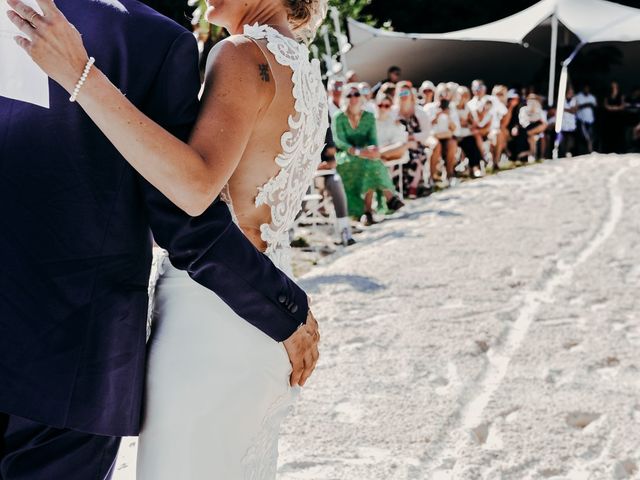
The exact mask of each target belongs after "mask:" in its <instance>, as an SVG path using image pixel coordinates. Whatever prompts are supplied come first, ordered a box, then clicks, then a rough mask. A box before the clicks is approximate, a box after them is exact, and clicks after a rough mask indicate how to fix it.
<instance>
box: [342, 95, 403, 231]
mask: <svg viewBox="0 0 640 480" xmlns="http://www.w3.org/2000/svg"><path fill="white" fill-rule="evenodd" d="M333 137H334V142H335V144H336V147H338V150H340V152H339V153H338V156H337V160H338V173H340V176H341V177H342V180H343V182H344V187H345V190H346V192H347V200H348V205H349V214H350V215H351V216H353V217H356V218H360V217H362V216H363V215H364V216H365V220H364V223H365V225H373V224H374V223H376V221H375V218H374V215H373V213H374V212H373V195H374V193H375V192H382V194H383V196H384V198H385V199H386V202H387V208H388V209H389V210H390V211H396V210H398V209H400V208H402V207H403V206H404V204H403V203H402V201H401V200H400V199H399V198H398V197H397V195H396V194H395V188H394V185H393V181H392V180H391V176H390V175H389V171H388V170H387V168H386V166H385V165H384V163H382V160H381V159H380V149H379V148H378V135H377V131H376V119H375V117H374V115H373V114H372V113H370V112H367V111H365V110H364V109H363V97H362V95H361V94H360V89H359V86H358V85H357V84H349V85H347V87H346V88H345V89H344V94H343V97H342V111H341V112H339V113H338V114H336V116H335V117H334V119H333Z"/></svg>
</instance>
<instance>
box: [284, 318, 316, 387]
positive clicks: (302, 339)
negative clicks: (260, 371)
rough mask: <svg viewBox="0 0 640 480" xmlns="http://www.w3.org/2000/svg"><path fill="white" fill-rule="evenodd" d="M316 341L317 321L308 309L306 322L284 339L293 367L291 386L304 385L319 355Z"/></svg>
mask: <svg viewBox="0 0 640 480" xmlns="http://www.w3.org/2000/svg"><path fill="white" fill-rule="evenodd" d="M318 343H320V332H319V331H318V322H316V319H315V317H314V316H313V313H311V310H309V315H308V316H307V323H306V324H304V325H302V326H301V327H300V328H299V329H298V330H296V333H294V334H293V335H291V336H290V337H289V338H288V339H287V340H285V341H284V347H285V348H286V350H287V353H288V354H289V360H290V361H291V366H292V367H293V372H291V379H290V381H291V386H292V387H295V386H296V385H300V386H301V387H304V384H305V383H306V382H307V380H308V379H309V377H310V376H311V373H312V372H313V371H314V370H315V368H316V364H317V363H318V357H319V356H320V353H319V352H318Z"/></svg>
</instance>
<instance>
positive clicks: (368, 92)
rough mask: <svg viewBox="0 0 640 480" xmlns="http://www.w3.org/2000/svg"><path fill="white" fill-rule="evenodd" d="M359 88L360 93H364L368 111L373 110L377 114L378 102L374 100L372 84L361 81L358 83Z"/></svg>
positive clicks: (365, 105) (365, 106)
mask: <svg viewBox="0 0 640 480" xmlns="http://www.w3.org/2000/svg"><path fill="white" fill-rule="evenodd" d="M358 88H359V89H360V95H362V98H363V108H364V109H365V110H366V111H367V112H371V113H373V114H374V115H375V114H376V102H375V101H374V100H373V90H372V89H371V85H369V84H368V83H367V82H360V83H359V84H358Z"/></svg>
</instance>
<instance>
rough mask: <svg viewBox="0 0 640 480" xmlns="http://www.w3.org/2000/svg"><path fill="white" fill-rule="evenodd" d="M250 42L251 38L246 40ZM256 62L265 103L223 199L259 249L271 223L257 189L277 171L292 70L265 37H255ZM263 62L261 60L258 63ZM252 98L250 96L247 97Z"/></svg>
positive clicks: (290, 111)
mask: <svg viewBox="0 0 640 480" xmlns="http://www.w3.org/2000/svg"><path fill="white" fill-rule="evenodd" d="M245 41H249V42H251V43H253V42H254V40H248V39H246V40H245ZM255 42H256V43H255V45H256V47H259V48H260V50H258V49H257V48H256V49H255V50H256V55H255V56H256V58H253V59H252V60H253V61H254V62H256V61H257V62H258V69H257V71H256V75H259V77H260V79H261V81H262V82H264V84H265V85H264V87H265V91H266V93H267V95H266V98H267V99H268V98H271V100H270V101H267V105H266V106H265V107H264V108H263V109H261V111H260V116H259V118H258V119H257V121H256V124H255V127H254V130H253V132H252V134H251V137H250V139H249V143H248V144H247V147H246V149H245V151H244V153H243V155H242V158H241V160H240V163H239V164H238V167H237V168H236V170H235V172H233V175H232V176H231V178H230V179H229V183H228V187H227V189H226V190H227V191H226V192H225V193H226V194H227V195H226V196H227V198H226V200H227V201H229V202H230V203H231V204H232V205H233V211H234V214H235V216H236V218H237V221H238V225H239V226H240V228H241V229H242V231H243V232H244V233H245V235H247V237H248V238H249V239H250V240H251V242H252V243H253V244H254V245H255V246H256V248H258V249H259V250H261V251H264V250H265V249H266V247H267V245H266V243H265V242H264V240H262V238H261V234H260V227H261V225H264V224H268V223H270V222H271V209H270V207H269V206H268V205H261V206H259V207H256V204H255V198H256V195H257V193H258V189H259V188H261V187H263V186H264V185H265V184H266V183H267V182H268V181H269V180H271V179H272V178H273V177H275V176H276V175H277V174H278V172H279V171H280V167H279V166H278V165H277V163H276V157H277V156H278V155H280V154H281V153H282V143H281V138H282V135H283V134H284V133H285V132H286V131H287V130H289V123H288V119H289V117H290V116H295V115H296V112H295V106H294V98H293V82H292V80H291V73H292V72H291V69H290V68H289V67H285V66H283V65H280V64H279V63H278V62H276V61H275V59H274V58H273V54H272V53H271V52H269V51H268V49H267V44H266V42H265V41H264V40H255ZM260 62H262V63H260ZM247 100H249V101H251V100H250V99H247Z"/></svg>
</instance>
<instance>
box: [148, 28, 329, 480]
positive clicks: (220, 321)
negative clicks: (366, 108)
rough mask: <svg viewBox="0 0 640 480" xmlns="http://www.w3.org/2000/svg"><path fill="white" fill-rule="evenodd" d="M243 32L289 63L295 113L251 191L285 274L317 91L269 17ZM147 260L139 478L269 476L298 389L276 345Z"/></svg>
mask: <svg viewBox="0 0 640 480" xmlns="http://www.w3.org/2000/svg"><path fill="white" fill-rule="evenodd" d="M244 34H245V36H247V37H249V38H251V39H252V40H254V41H255V42H256V44H258V45H259V46H260V48H261V49H262V50H263V52H264V53H265V55H271V56H272V58H273V59H275V61H277V62H278V63H279V64H280V65H282V66H287V67H289V68H290V69H291V71H292V84H293V97H294V99H295V112H296V113H295V115H294V116H291V117H290V118H289V127H290V130H289V131H287V132H286V133H285V134H284V135H283V136H282V142H281V143H282V153H281V154H280V155H279V156H278V157H277V158H276V159H275V161H276V163H277V165H278V166H279V167H280V171H279V173H278V174H277V175H276V176H275V177H274V178H272V179H271V180H270V181H269V182H267V184H266V185H264V186H263V187H262V188H260V189H259V190H258V191H257V192H256V199H255V205H256V207H260V206H262V205H268V206H270V207H271V223H270V224H266V225H263V226H262V228H261V234H262V239H263V240H264V241H265V243H266V244H267V246H268V247H267V250H266V252H265V254H266V255H267V256H268V257H269V258H270V259H271V260H272V261H273V262H274V263H275V265H276V266H278V267H279V268H280V269H281V270H282V271H284V272H285V273H287V274H288V275H291V255H290V246H289V243H290V242H289V230H290V229H291V227H292V226H293V223H294V220H295V218H296V216H297V214H298V212H299V211H300V208H301V205H302V198H303V196H304V194H305V193H306V191H307V188H308V186H309V185H310V184H311V180H312V178H313V176H314V173H315V171H316V168H317V166H318V163H319V162H320V153H321V151H322V148H323V145H324V138H325V133H326V129H327V127H328V114H327V105H326V93H325V91H324V87H323V85H322V81H321V74H320V66H319V63H318V62H317V60H314V61H309V51H308V49H307V47H306V46H304V45H302V44H299V43H297V42H295V41H294V40H292V39H290V38H287V37H284V36H283V35H281V34H280V33H278V32H277V31H276V30H275V29H273V28H271V27H268V26H259V25H254V26H246V27H245V29H244ZM265 47H266V50H265ZM270 60H271V59H270ZM223 198H224V197H223ZM224 199H225V200H226V201H227V202H228V203H229V206H230V208H231V209H232V206H231V199H230V198H224ZM232 212H233V210H232ZM234 218H235V217H234ZM155 262H156V268H157V271H158V279H157V283H156V285H155V299H154V302H153V303H154V308H153V312H154V319H153V328H152V334H151V339H150V349H149V365H148V372H147V390H146V400H145V418H144V423H143V429H142V433H141V435H140V441H139V449H138V469H137V478H138V480H204V479H211V480H245V479H247V480H248V479H251V480H274V479H275V476H276V467H277V457H278V435H279V428H280V424H281V422H282V420H283V419H284V418H285V416H286V415H287V413H288V412H289V411H290V409H291V407H292V405H293V403H294V400H295V398H296V395H297V390H295V389H292V388H291V387H290V386H289V375H290V372H291V365H290V362H289V358H288V355H287V353H286V350H285V349H284V346H283V345H282V344H280V343H277V342H275V341H274V340H272V339H271V338H269V337H268V336H267V335H265V334H264V333H262V332H261V331H260V330H258V329H257V328H255V327H254V326H252V325H251V324H249V323H248V322H246V321H245V320H243V319H242V318H240V317H239V316H238V315H236V314H235V313H234V312H233V311H232V310H231V309H230V308H229V307H228V306H227V305H226V304H225V303H224V302H223V301H222V300H221V299H220V298H219V297H218V296H217V295H216V294H215V293H213V292H211V291H210V290H207V289H206V288H204V287H202V286H200V285H199V284H197V283H196V282H195V281H193V280H192V279H191V278H189V276H188V275H187V274H186V273H185V272H182V271H178V270H177V269H175V268H174V267H173V266H171V264H170V262H169V260H168V259H167V256H166V254H165V255H160V256H157V257H156V260H155ZM222 281H224V280H222ZM153 283H154V282H153V281H152V284H153Z"/></svg>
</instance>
